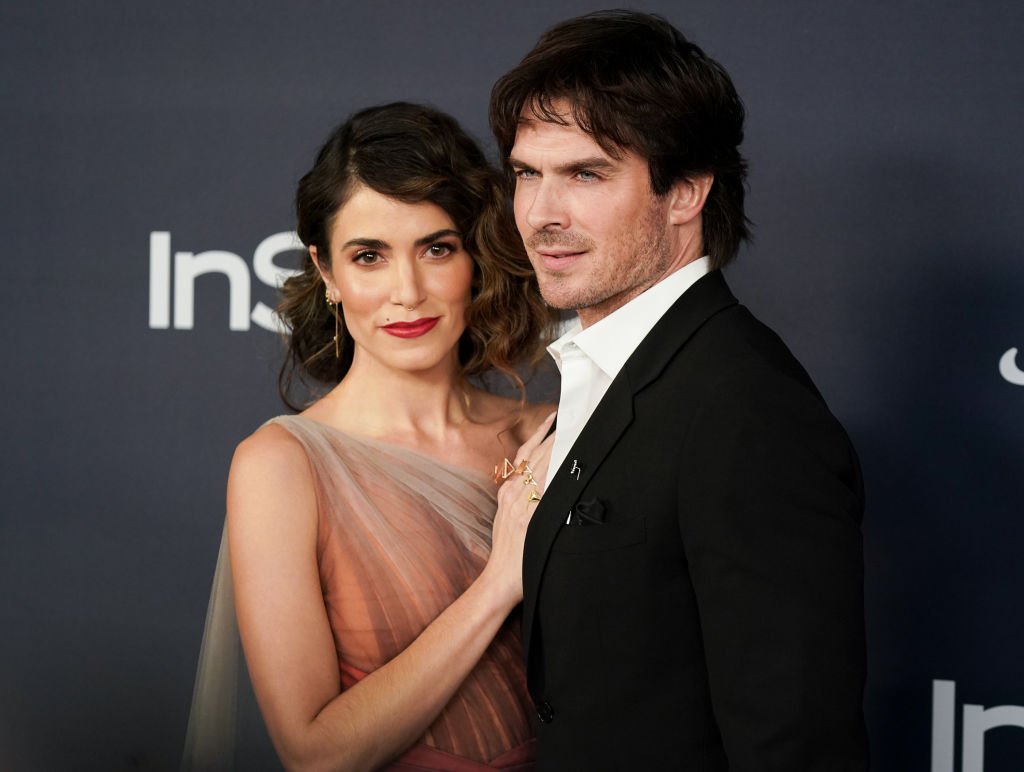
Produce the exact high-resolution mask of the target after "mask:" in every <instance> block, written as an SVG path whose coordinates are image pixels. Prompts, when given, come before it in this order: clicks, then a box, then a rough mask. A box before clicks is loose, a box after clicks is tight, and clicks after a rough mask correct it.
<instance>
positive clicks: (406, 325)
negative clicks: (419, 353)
mask: <svg viewBox="0 0 1024 772" xmlns="http://www.w3.org/2000/svg"><path fill="white" fill-rule="evenodd" d="M440 318H441V317H439V316H428V317H424V318H422V319H417V320H416V321H414V322H392V323H391V324H385V325H384V327H383V328H382V329H383V330H384V332H386V333H388V334H389V335H394V336H395V337H396V338H418V337H419V336H420V335H426V334H427V333H428V332H430V331H431V330H432V329H434V325H435V324H437V322H438V320H439V319H440Z"/></svg>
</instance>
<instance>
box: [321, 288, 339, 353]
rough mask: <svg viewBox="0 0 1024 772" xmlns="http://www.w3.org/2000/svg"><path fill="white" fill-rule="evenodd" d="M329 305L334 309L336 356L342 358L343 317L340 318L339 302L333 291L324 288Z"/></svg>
mask: <svg viewBox="0 0 1024 772" xmlns="http://www.w3.org/2000/svg"><path fill="white" fill-rule="evenodd" d="M324 295H325V296H326V297H327V306H328V307H329V308H331V309H333V311H334V358H335V359H341V319H339V318H338V304H337V303H336V302H334V300H332V299H331V291H330V290H329V289H327V288H326V287H325V288H324Z"/></svg>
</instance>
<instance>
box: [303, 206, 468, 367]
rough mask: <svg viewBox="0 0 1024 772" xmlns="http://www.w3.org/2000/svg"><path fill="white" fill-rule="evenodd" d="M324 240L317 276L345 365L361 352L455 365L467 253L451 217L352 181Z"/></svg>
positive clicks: (380, 358)
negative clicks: (340, 318) (346, 353)
mask: <svg viewBox="0 0 1024 772" xmlns="http://www.w3.org/2000/svg"><path fill="white" fill-rule="evenodd" d="M329 238H330V245H331V246H330V248H331V269H330V271H329V272H325V271H324V270H323V267H322V266H321V274H322V275H323V277H324V281H325V282H326V284H327V287H328V290H329V292H330V293H331V296H332V298H333V299H334V300H335V301H337V302H338V303H339V304H340V309H339V310H340V311H342V312H343V314H344V319H345V326H346V327H347V328H348V331H349V334H350V335H351V336H352V339H353V340H354V341H355V346H356V348H355V355H354V360H353V366H354V367H355V366H357V365H358V364H359V363H360V361H361V359H362V358H369V359H370V360H374V361H376V362H377V363H378V364H382V365H384V366H386V367H390V368H395V369H401V370H406V371H423V370H430V369H434V368H437V367H439V366H442V367H450V368H454V367H456V365H457V354H456V350H455V349H456V345H457V343H458V341H459V337H460V336H461V335H462V332H463V330H464V329H465V327H466V322H465V312H466V308H467V306H468V305H469V302H470V287H471V285H472V281H473V259H472V258H471V257H470V256H469V254H468V253H467V252H466V250H465V248H464V247H463V243H462V234H461V233H459V232H458V230H457V229H456V227H455V223H454V222H452V219H451V217H449V216H448V214H447V213H446V212H445V211H444V210H443V209H441V207H439V206H437V205H436V204H432V203H429V202H422V203H418V204H405V203H402V202H401V201H396V200H395V199H393V198H388V197H387V196H383V195H381V194H380V193H377V192H376V191H375V190H372V189H370V188H367V187H365V186H360V187H359V188H357V189H356V191H355V192H354V193H353V194H352V196H351V197H350V198H349V199H348V201H347V202H346V203H345V204H344V205H343V206H342V207H341V209H339V210H338V212H337V214H336V215H335V217H334V222H333V224H332V227H331V232H330V234H329ZM311 254H313V258H314V259H316V254H315V249H313V250H311Z"/></svg>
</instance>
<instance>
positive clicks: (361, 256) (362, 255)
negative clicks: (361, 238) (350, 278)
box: [352, 250, 380, 265]
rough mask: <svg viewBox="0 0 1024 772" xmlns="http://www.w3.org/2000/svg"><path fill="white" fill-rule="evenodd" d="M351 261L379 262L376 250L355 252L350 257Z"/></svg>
mask: <svg viewBox="0 0 1024 772" xmlns="http://www.w3.org/2000/svg"><path fill="white" fill-rule="evenodd" d="M352 262H353V263H358V264H359V265H374V264H376V263H379V262H380V255H379V254H378V253H377V252H370V251H369V250H363V251H362V252H357V253H356V254H355V256H354V257H353V258H352Z"/></svg>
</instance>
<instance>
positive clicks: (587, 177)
mask: <svg viewBox="0 0 1024 772" xmlns="http://www.w3.org/2000/svg"><path fill="white" fill-rule="evenodd" d="M556 104H557V103H556ZM564 107H565V110H561V112H562V113H563V114H564V113H565V112H567V110H568V105H564ZM526 118H528V116H524V120H523V122H522V123H520V125H519V130H518V132H517V133H516V141H515V144H514V145H513V147H512V152H511V153H510V157H509V163H510V164H511V166H512V168H513V170H514V171H515V174H516V190H515V201H514V203H515V218H516V225H517V227H518V228H519V233H520V234H521V235H522V237H523V242H524V243H525V244H526V249H527V253H528V254H529V257H530V262H531V263H533V268H534V270H535V271H536V272H537V281H538V282H539V284H540V290H541V293H542V294H543V295H544V299H545V300H546V301H547V302H548V303H549V304H550V305H552V306H554V307H555V308H561V309H575V310H577V311H578V312H579V317H580V321H581V322H582V323H583V326H584V327H586V326H589V325H591V324H593V323H594V322H596V321H598V320H599V319H602V318H604V317H605V316H607V315H608V314H610V313H611V312H612V311H614V310H615V309H617V308H619V307H620V306H622V305H624V304H625V303H627V302H628V301H630V300H632V299H633V298H634V297H636V296H637V295H639V294H640V293H641V292H643V291H644V290H646V289H647V288H648V287H650V286H652V285H653V284H655V283H657V282H658V281H660V280H661V279H662V278H664V277H665V276H666V275H668V274H669V273H671V272H672V271H673V270H675V269H676V268H678V267H679V265H681V264H682V263H681V262H680V261H679V259H678V255H677V246H678V245H676V244H675V239H674V238H673V233H672V230H673V229H672V227H671V225H670V222H669V196H663V197H658V196H655V195H654V193H653V192H652V190H651V184H650V176H649V172H648V169H647V162H646V161H645V160H644V159H642V158H640V157H639V156H637V155H635V154H633V153H629V152H625V151H623V152H622V153H621V154H620V155H621V157H620V158H618V159H616V158H612V157H611V156H609V155H608V154H607V153H606V152H605V151H604V150H602V149H601V146H600V145H598V144H597V142H595V141H594V139H593V138H592V137H591V136H590V135H588V134H586V133H585V132H584V131H583V130H581V129H580V128H579V126H577V125H576V123H575V122H572V121H571V120H570V123H569V125H567V126H562V125H559V124H555V123H545V122H543V121H539V120H536V119H526Z"/></svg>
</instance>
